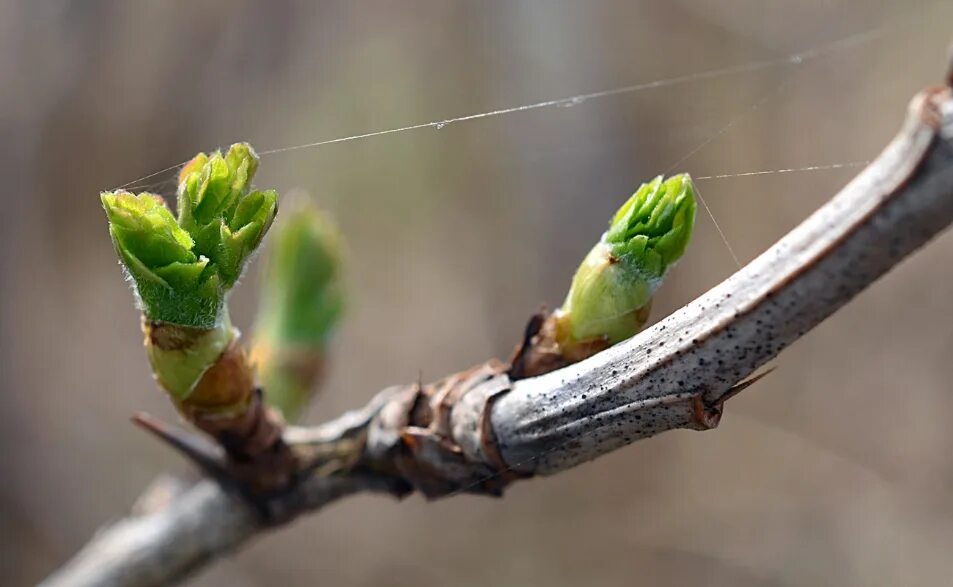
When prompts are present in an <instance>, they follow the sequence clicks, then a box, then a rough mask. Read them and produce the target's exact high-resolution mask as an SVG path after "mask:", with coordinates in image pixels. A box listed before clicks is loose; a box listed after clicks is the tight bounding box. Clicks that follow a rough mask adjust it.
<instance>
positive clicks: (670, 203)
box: [557, 174, 695, 348]
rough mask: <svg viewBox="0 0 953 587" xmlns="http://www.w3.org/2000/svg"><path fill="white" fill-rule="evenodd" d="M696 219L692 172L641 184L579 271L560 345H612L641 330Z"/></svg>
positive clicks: (563, 314) (561, 318)
mask: <svg viewBox="0 0 953 587" xmlns="http://www.w3.org/2000/svg"><path fill="white" fill-rule="evenodd" d="M694 222H695V195H694V187H693V185H692V181H691V178H690V177H689V176H688V175H687V174H682V175H676V176H674V177H670V178H669V179H667V180H664V181H663V179H662V176H659V177H656V178H655V179H654V180H652V181H650V182H648V183H645V184H643V185H642V186H641V187H639V189H638V190H637V191H636V192H635V194H633V195H632V197H631V198H629V200H628V201H627V202H626V203H625V204H623V205H622V207H621V208H619V211H618V212H616V214H615V216H614V217H613V218H612V221H611V222H610V223H609V230H608V231H606V232H605V234H603V235H602V238H601V239H600V241H599V242H598V243H596V245H595V246H594V247H593V248H592V250H591V251H590V252H589V254H588V255H587V256H586V258H585V260H583V262H582V264H581V265H580V266H579V269H577V270H576V274H575V276H574V277H573V279H572V286H571V287H570V290H569V294H568V295H567V296H566V301H565V302H564V304H563V307H562V308H561V309H560V310H559V315H558V326H557V341H558V342H559V344H560V345H561V346H563V347H564V348H567V347H570V346H572V345H576V344H580V343H586V342H592V341H598V340H601V341H604V342H605V343H607V344H608V345H612V344H616V343H617V342H620V341H622V340H625V339H626V338H629V337H631V336H632V335H634V334H635V333H637V332H638V331H639V330H641V329H642V327H643V326H644V325H645V322H646V321H647V320H648V311H649V308H650V304H651V300H652V295H653V294H654V293H655V290H656V289H658V287H659V285H661V283H662V279H663V278H664V277H665V272H666V271H667V270H668V269H669V268H670V267H671V266H672V265H673V264H674V263H675V262H676V261H678V259H679V258H680V257H681V256H682V253H684V252H685V248H686V247H687V246H688V241H689V240H690V238H691V235H692V227H693V225H694Z"/></svg>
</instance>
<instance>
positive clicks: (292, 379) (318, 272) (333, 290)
mask: <svg viewBox="0 0 953 587" xmlns="http://www.w3.org/2000/svg"><path fill="white" fill-rule="evenodd" d="M274 233H275V234H274V236H273V237H272V242H271V245H270V248H269V250H268V256H267V259H266V261H267V265H266V271H265V278H264V281H263V282H262V295H261V304H260V307H259V311H258V323H257V325H256V332H255V347H254V349H255V350H254V358H255V363H256V365H257V366H258V372H259V376H260V378H261V382H262V387H263V388H264V390H265V399H266V400H267V401H268V403H269V404H270V405H271V406H273V407H275V408H277V409H278V410H280V411H281V412H282V414H283V415H284V417H285V418H286V419H287V420H289V421H291V420H295V419H297V417H298V416H299V415H300V413H301V411H302V410H303V408H304V407H305V406H306V405H307V402H308V401H309V400H310V399H311V396H312V394H313V391H314V386H315V384H316V383H317V380H318V379H319V378H320V375H321V371H322V365H323V362H324V353H325V348H326V345H327V342H328V338H329V337H330V335H331V333H332V332H333V330H334V329H335V327H336V326H337V324H338V322H339V320H340V317H341V314H342V311H343V308H344V295H343V291H342V287H341V279H340V273H341V250H340V249H341V244H340V236H339V234H338V231H337V229H336V228H335V226H334V225H333V223H332V222H331V221H330V220H329V219H328V218H327V217H326V216H325V215H324V214H323V213H322V212H321V210H320V209H319V208H318V207H317V206H315V205H314V204H313V203H311V202H310V201H308V200H307V199H304V198H301V199H298V200H295V201H294V202H293V203H292V204H291V206H290V209H289V210H288V211H287V212H286V213H285V215H284V220H282V221H279V222H278V224H277V225H276V226H275V230H274Z"/></svg>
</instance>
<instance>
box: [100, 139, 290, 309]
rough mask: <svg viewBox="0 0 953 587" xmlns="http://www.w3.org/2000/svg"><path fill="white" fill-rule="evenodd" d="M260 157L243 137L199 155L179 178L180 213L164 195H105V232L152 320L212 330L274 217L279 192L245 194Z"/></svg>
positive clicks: (108, 193) (247, 192)
mask: <svg viewBox="0 0 953 587" xmlns="http://www.w3.org/2000/svg"><path fill="white" fill-rule="evenodd" d="M257 169H258V157H257V156H256V155H255V152H254V151H253V150H252V148H251V147H250V146H249V145H247V144H244V143H240V144H236V145H232V147H231V148H230V149H229V150H228V153H227V154H226V155H225V156H222V154H221V153H218V152H216V153H213V154H212V155H211V156H207V155H205V154H204V153H200V154H199V155H197V156H196V157H195V158H193V159H192V160H191V161H190V162H189V163H187V164H186V165H185V166H184V167H183V169H182V171H181V173H180V176H179V190H178V193H179V197H178V200H179V204H178V207H179V210H178V219H177V220H176V218H174V217H173V216H172V213H171V211H170V210H169V209H168V208H167V207H166V205H165V202H164V201H163V200H162V198H161V197H159V196H157V195H155V194H149V193H142V194H139V195H138V196H137V195H134V194H131V193H128V192H121V191H119V192H106V193H103V194H102V196H101V197H102V202H103V208H105V210H106V216H107V218H108V219H109V232H110V235H112V239H113V243H114V245H115V247H116V251H117V252H118V254H119V257H120V259H121V260H122V263H123V265H124V266H125V267H126V269H127V270H128V272H129V275H130V276H131V277H132V280H133V282H134V283H135V287H136V293H137V295H138V297H139V300H140V302H141V305H142V310H143V312H144V313H145V315H146V317H147V318H148V319H149V320H153V321H161V322H169V323H173V324H179V325H183V326H190V327H198V328H213V327H215V326H217V325H219V324H221V323H222V321H223V312H224V307H225V298H226V296H227V294H228V291H229V289H230V288H231V287H232V286H233V285H234V284H235V282H236V281H237V280H238V278H239V276H240V275H241V272H242V269H243V268H244V265H245V262H246V261H247V259H248V257H249V256H250V255H251V253H252V252H253V251H254V250H255V248H257V246H258V244H259V243H260V242H261V239H262V237H263V236H264V234H265V232H267V230H268V228H269V227H270V226H271V223H272V221H273V220H274V217H275V213H276V211H277V198H278V196H277V193H275V192H274V191H271V190H269V191H252V192H249V188H250V183H251V180H252V177H253V176H254V173H255V171H256V170H257Z"/></svg>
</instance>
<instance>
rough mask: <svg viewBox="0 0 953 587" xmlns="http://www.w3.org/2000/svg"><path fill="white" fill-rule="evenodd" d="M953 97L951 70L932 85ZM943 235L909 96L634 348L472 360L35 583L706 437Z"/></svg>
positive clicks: (942, 153) (930, 148)
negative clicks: (281, 473)
mask: <svg viewBox="0 0 953 587" xmlns="http://www.w3.org/2000/svg"><path fill="white" fill-rule="evenodd" d="M947 83H948V86H949V85H950V84H953V66H951V68H950V73H948V74H947ZM951 222H953V96H951V89H950V87H945V88H934V89H931V90H927V91H925V92H923V93H921V94H920V95H919V96H917V98H916V99H914V101H913V103H912V105H911V107H910V112H909V114H908V117H907V120H906V123H905V124H904V126H903V128H902V130H901V131H900V133H899V134H898V136H897V137H896V138H895V139H894V140H893V142H891V144H890V145H889V146H888V147H887V148H886V149H885V151H884V152H883V153H882V154H881V155H880V156H879V157H878V158H877V159H876V160H875V161H874V162H873V163H872V164H871V165H870V166H869V167H868V168H867V169H866V170H864V171H863V172H862V173H861V174H860V175H859V176H858V177H857V178H856V179H854V180H853V181H852V182H851V183H850V184H849V185H848V186H847V187H846V188H844V189H843V190H842V191H841V192H840V193H839V194H838V195H837V196H835V197H834V198H833V199H832V200H831V201H829V202H828V203H827V204H825V205H824V206H823V207H822V208H821V209H819V210H818V211H817V212H815V213H814V214H813V215H812V216H811V217H810V218H808V219H807V220H806V221H804V223H802V224H801V225H800V226H799V227H797V228H796V229H794V230H793V231H792V232H791V233H789V234H788V235H787V236H785V237H784V238H783V239H782V240H781V241H779V242H778V243H777V244H775V245H774V246H773V247H771V248H770V249H769V250H768V251H767V252H765V253H764V254H763V255H761V256H760V257H758V258H757V259H755V260H754V261H753V262H751V263H750V264H749V265H748V266H746V267H745V268H743V269H742V270H740V271H739V272H737V273H736V274H734V275H733V276H731V277H730V278H729V279H727V280H726V281H725V282H723V283H722V284H720V285H719V286H717V287H715V288H714V289H712V290H711V291H709V292H708V293H706V294H705V295H703V296H701V297H700V298H698V299H697V300H695V301H694V302H692V303H690V304H689V305H687V306H685V307H684V308H682V309H681V310H679V311H677V312H675V313H674V314H672V315H671V316H669V317H668V318H666V319H664V320H662V321H661V322H659V323H657V324H656V325H654V326H653V327H651V328H649V329H648V330H646V331H644V332H642V333H641V334H639V335H638V336H636V337H634V338H632V339H630V340H629V341H626V342H624V343H622V344H619V345H617V346H615V347H612V348H610V349H608V350H606V351H603V352H601V353H599V354H597V355H595V356H593V357H591V358H589V359H587V360H585V361H583V362H581V363H577V364H575V365H572V366H569V367H566V368H563V369H560V370H558V371H553V372H552V373H549V374H547V375H543V376H540V377H535V378H529V379H520V380H514V379H515V376H514V377H513V378H511V377H510V374H509V373H508V370H507V366H505V365H502V364H499V363H492V362H491V363H487V364H486V365H481V366H479V367H477V368H474V369H471V370H469V371H466V372H463V373H461V374H458V375H455V376H452V377H449V378H447V379H445V380H442V381H440V382H437V383H435V384H432V385H428V386H422V385H409V386H403V387H395V388H389V389H387V390H385V391H383V392H381V394H379V395H378V396H377V397H375V399H374V400H372V401H371V403H370V404H368V406H366V407H365V408H364V409H362V410H360V411H357V412H352V413H349V414H346V415H344V416H342V417H341V418H339V419H337V420H334V421H331V422H328V423H326V424H324V425H321V426H317V427H313V428H290V429H288V430H287V431H286V432H285V442H286V443H288V444H289V445H290V446H294V447H295V449H296V450H297V451H298V454H300V455H303V456H304V457H306V458H307V459H308V462H309V463H310V464H311V467H310V469H309V471H310V474H308V475H305V476H303V477H302V478H301V479H300V480H299V481H298V482H296V483H295V484H294V485H292V486H291V487H289V489H288V491H286V492H284V493H282V494H279V495H275V496H272V497H271V498H270V500H269V501H268V504H267V505H268V508H269V509H268V515H267V516H265V517H259V516H257V515H256V513H255V511H254V510H253V509H251V508H249V507H247V504H246V503H245V502H244V501H243V500H242V499H241V498H240V497H237V496H234V495H232V494H230V493H228V492H227V491H226V490H224V489H223V488H222V486H220V485H218V484H216V483H215V482H212V481H209V480H206V481H202V482H200V483H198V484H197V485H196V486H194V487H192V488H191V489H189V490H188V491H186V492H185V493H182V494H178V495H176V496H175V498H174V499H173V500H172V501H171V502H169V503H168V504H167V505H166V506H165V507H163V508H161V509H159V510H158V511H151V512H149V513H146V514H142V515H139V516H138V517H130V518H126V519H124V520H122V521H120V522H118V523H116V524H114V525H112V526H110V527H108V528H106V529H104V530H102V531H101V532H100V533H98V534H97V535H96V536H95V537H94V538H93V539H92V541H91V542H90V543H89V544H88V545H87V546H86V547H85V548H84V549H83V550H82V551H80V552H79V553H78V554H77V555H76V557H75V558H74V559H73V560H72V561H70V562H69V563H68V564H67V565H66V566H64V567H63V568H61V569H60V570H59V571H57V572H56V573H55V574H54V575H52V576H51V577H50V578H49V579H48V580H47V581H46V582H45V583H44V584H45V585H48V586H77V585H122V586H124V585H135V586H142V585H163V584H168V583H170V582H173V581H175V580H177V579H180V578H182V577H184V576H186V575H187V574H188V573H189V572H190V571H192V570H194V569H197V568H199V567H201V566H202V565H204V564H206V563H208V562H209V561H210V560H212V559H213V558H215V557H216V556H219V555H221V554H223V553H227V552H231V551H232V550H234V549H235V548H237V547H238V546H239V545H240V544H241V543H242V542H244V541H246V540H247V539H249V538H251V537H252V536H254V535H255V534H256V533H258V532H260V531H262V530H264V529H266V528H267V527H269V525H272V524H277V523H282V522H284V521H287V520H290V519H292V518H294V517H297V516H299V515H301V514H302V513H304V512H306V511H310V510H314V509H317V508H320V507H322V506H323V505H326V504H327V503H329V502H331V501H333V500H335V499H337V498H339V497H343V496H345V495H349V494H351V493H355V492H359V491H378V492H380V491H383V492H387V493H391V494H394V495H403V494H404V493H406V492H408V491H411V490H418V491H421V492H422V493H424V494H425V495H427V496H429V497H436V496H442V495H443V496H445V495H453V494H456V493H459V492H462V491H468V492H478V493H491V494H498V493H500V492H501V491H502V489H503V487H504V486H505V485H506V484H507V483H509V482H511V481H513V480H515V479H518V478H521V477H527V476H532V475H541V474H551V473H555V472H558V471H561V470H564V469H566V468H569V467H572V466H574V465H576V464H578V463H581V462H583V461H586V460H589V459H593V458H596V457H598V456H600V455H602V454H605V453H607V452H610V451H612V450H615V449H617V448H619V447H621V446H623V445H625V444H628V443H631V442H634V441H636V440H638V439H640V438H645V437H647V436H651V435H654V434H657V433H660V432H664V431H666V430H672V429H676V428H690V429H700V430H704V429H709V428H713V427H714V426H716V425H717V424H718V421H719V419H720V416H721V413H722V409H723V405H724V402H725V400H726V399H728V398H729V397H731V396H732V395H733V394H734V393H736V392H737V391H738V390H739V388H740V387H739V386H745V385H746V382H745V378H746V377H748V376H749V375H750V374H751V373H753V372H754V371H755V370H756V369H757V368H758V367H759V366H761V365H763V364H764V363H766V362H767V361H769V360H770V359H772V358H773V357H774V356H776V355H777V354H778V353H779V352H780V351H781V350H783V349H784V348H785V347H787V346H788V345H789V344H791V343H792V342H793V341H795V340H797V339H798V338H800V337H801V336H802V335H804V334H805V333H806V332H807V331H808V330H810V329H811V328H813V327H814V326H816V325H817V324H818V323H820V322H821V321H822V320H824V319H825V318H826V317H828V316H829V315H831V314H832V313H833V312H835V311H836V310H837V309H838V308H840V307H841V306H842V305H843V304H845V303H847V302H848V301H849V300H850V299H851V298H853V297H854V296H855V295H856V294H857V293H858V292H860V291H861V290H862V289H864V288H865V287H867V286H868V285H870V284H871V283H873V282H874V281H875V280H876V279H877V278H879V277H880V276H881V275H883V274H884V273H886V272H887V271H888V270H889V269H890V268H891V267H893V266H894V265H896V264H897V263H899V262H900V261H901V260H902V259H903V258H904V257H905V256H907V255H909V254H910V253H912V252H913V251H915V250H916V249H917V248H918V247H920V246H921V245H923V244H924V243H926V242H927V241H928V240H929V239H930V238H932V237H933V236H935V235H936V234H937V233H939V232H940V231H941V230H943V228H945V227H946V226H947V225H948V224H950V223H951Z"/></svg>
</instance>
